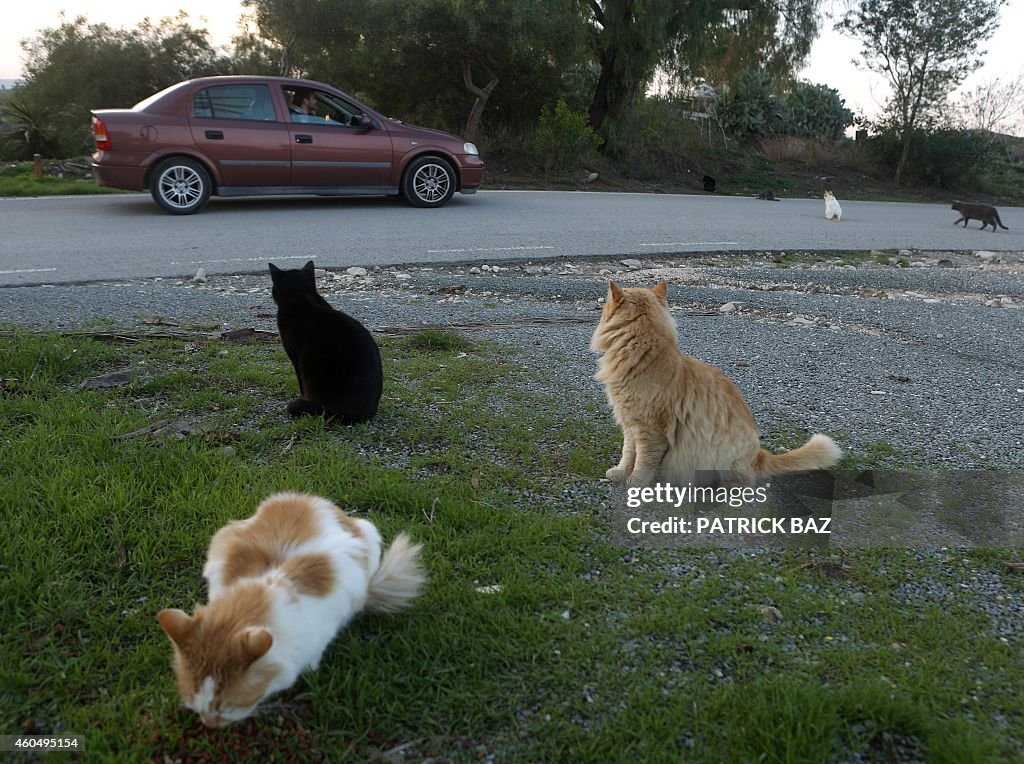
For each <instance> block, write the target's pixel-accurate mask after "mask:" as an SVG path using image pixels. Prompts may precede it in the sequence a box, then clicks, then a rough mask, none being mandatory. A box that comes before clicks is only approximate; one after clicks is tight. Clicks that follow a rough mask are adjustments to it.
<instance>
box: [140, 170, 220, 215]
mask: <svg viewBox="0 0 1024 764" xmlns="http://www.w3.org/2000/svg"><path fill="white" fill-rule="evenodd" d="M212 190H213V183H212V182H211V181H210V173H208V172H207V171H206V168H205V167H203V166H202V165H201V164H200V163H199V162H197V161H195V160H194V159H188V158H186V157H173V158H171V159H166V160H164V161H163V162H161V163H160V164H158V165H157V166H156V168H155V169H154V170H153V174H152V175H150V176H149V193H150V194H152V195H153V201H155V202H156V203H157V204H158V205H160V208H161V209H163V210H164V211H165V212H169V213H171V214H172V215H191V214H193V213H195V212H199V210H201V209H202V208H203V207H205V206H206V203H207V202H208V201H209V200H210V192H211V191H212Z"/></svg>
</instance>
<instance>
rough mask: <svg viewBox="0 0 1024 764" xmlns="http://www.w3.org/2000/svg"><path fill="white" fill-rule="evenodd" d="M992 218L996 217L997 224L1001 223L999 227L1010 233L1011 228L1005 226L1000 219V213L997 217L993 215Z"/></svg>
mask: <svg viewBox="0 0 1024 764" xmlns="http://www.w3.org/2000/svg"><path fill="white" fill-rule="evenodd" d="M992 217H994V218H995V219H996V222H997V223H999V227H1000V228H1002V229H1003V230H1004V231H1009V230H1010V229H1009V228H1007V227H1006V226H1004V225H1003V221H1002V220H1000V219H999V213H998V212H997V213H996V214H995V215H993V216H992ZM992 230H993V231H994V230H995V229H994V228H993V229H992Z"/></svg>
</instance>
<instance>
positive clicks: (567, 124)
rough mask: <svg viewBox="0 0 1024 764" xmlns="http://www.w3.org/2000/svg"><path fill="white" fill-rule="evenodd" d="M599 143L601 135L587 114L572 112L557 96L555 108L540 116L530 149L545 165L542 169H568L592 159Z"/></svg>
mask: <svg viewBox="0 0 1024 764" xmlns="http://www.w3.org/2000/svg"><path fill="white" fill-rule="evenodd" d="M600 145H601V138H600V136H598V135H597V134H596V133H595V132H594V131H593V129H592V128H591V127H590V125H589V124H588V122H587V115H586V114H584V113H583V112H579V111H573V110H572V109H570V108H569V107H568V106H567V105H566V103H565V101H563V100H561V99H559V101H558V103H557V104H555V108H554V109H544V110H543V111H542V112H541V115H540V123H539V125H538V127H537V134H536V135H535V136H534V138H533V150H534V151H535V152H536V153H537V156H538V157H539V158H540V161H541V164H542V165H543V166H544V172H546V173H549V172H554V171H559V170H567V169H569V168H571V167H573V166H576V165H580V164H583V163H585V162H586V161H587V160H588V159H591V158H592V157H593V156H594V154H595V153H596V151H597V149H598V147H599V146H600Z"/></svg>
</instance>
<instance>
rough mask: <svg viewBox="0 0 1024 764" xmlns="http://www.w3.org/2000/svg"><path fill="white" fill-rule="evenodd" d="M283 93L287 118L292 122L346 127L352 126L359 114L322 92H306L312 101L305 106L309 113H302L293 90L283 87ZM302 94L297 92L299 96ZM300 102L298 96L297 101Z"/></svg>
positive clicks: (346, 104) (345, 103) (353, 107)
mask: <svg viewBox="0 0 1024 764" xmlns="http://www.w3.org/2000/svg"><path fill="white" fill-rule="evenodd" d="M283 91H284V97H285V101H286V102H287V103H288V118H289V119H290V120H291V121H292V122H305V123H315V124H321V125H324V124H326V125H333V126H335V127H348V126H350V125H351V124H353V123H352V118H353V117H354V116H356V115H359V114H361V111H360V110H358V109H356V107H355V106H354V105H352V104H350V103H348V102H346V101H343V100H342V99H340V98H338V97H337V96H334V95H332V94H331V93H326V92H324V91H322V90H311V91H306V92H308V93H309V94H310V95H312V100H311V102H310V103H309V104H308V106H307V108H308V109H309V111H303V109H301V108H300V107H299V106H298V105H297V103H296V91H295V89H293V88H290V87H284V88H283ZM302 92H303V91H301V90H300V91H299V93H300V94H301V93H302ZM301 100H302V99H301V95H300V98H299V101H301Z"/></svg>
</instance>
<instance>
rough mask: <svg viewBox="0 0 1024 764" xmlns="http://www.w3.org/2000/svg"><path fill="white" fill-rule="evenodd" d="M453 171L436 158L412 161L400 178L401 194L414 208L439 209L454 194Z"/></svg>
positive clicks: (421, 158)
mask: <svg viewBox="0 0 1024 764" xmlns="http://www.w3.org/2000/svg"><path fill="white" fill-rule="evenodd" d="M455 182H456V180H455V170H453V169H452V166H451V165H450V164H448V163H447V162H446V161H444V160H443V159H440V158H438V157H420V158H419V159H415V160H413V161H412V162H411V163H410V164H409V166H408V167H407V168H406V170H405V176H404V177H403V178H402V194H403V195H404V196H405V198H406V199H407V200H408V201H409V203H410V204H412V205H414V206H416V207H441V206H443V205H445V204H447V203H448V200H449V199H451V198H452V194H454V193H455Z"/></svg>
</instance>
